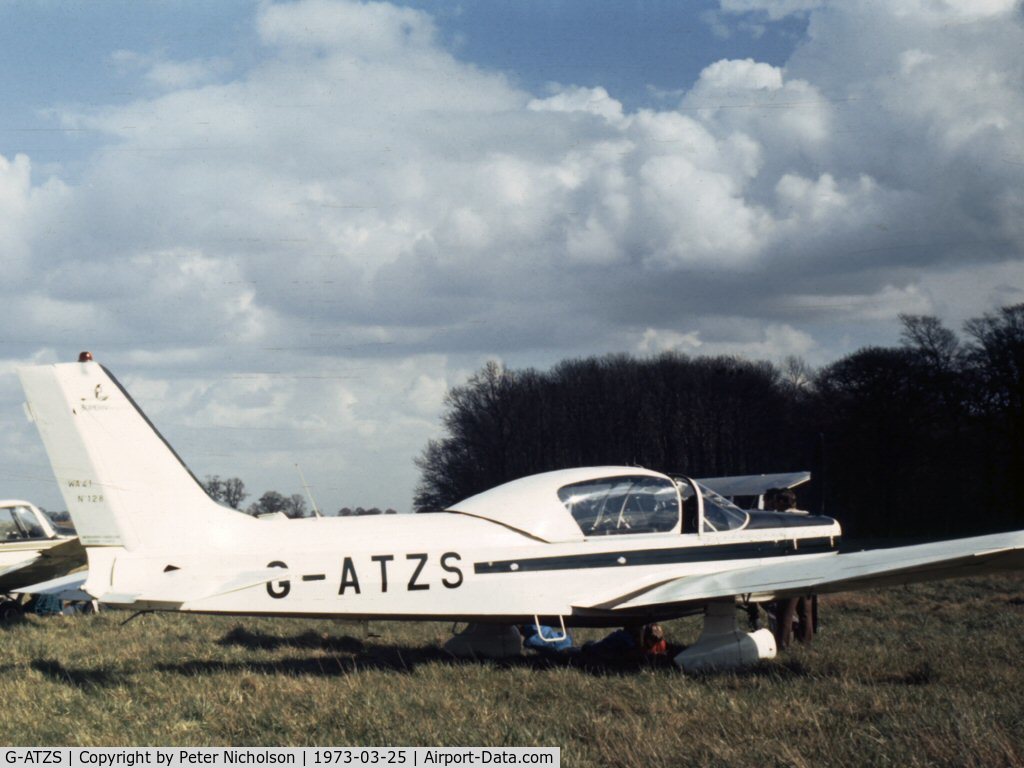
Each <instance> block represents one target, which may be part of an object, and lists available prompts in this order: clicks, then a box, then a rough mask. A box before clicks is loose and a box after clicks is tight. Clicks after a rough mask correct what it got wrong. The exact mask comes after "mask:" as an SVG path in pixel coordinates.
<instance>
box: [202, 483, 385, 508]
mask: <svg viewBox="0 0 1024 768" xmlns="http://www.w3.org/2000/svg"><path fill="white" fill-rule="evenodd" d="M203 487H204V488H205V489H206V492H207V493H208V494H210V496H211V498H213V499H214V500H215V501H219V502H220V503H221V504H224V505H225V506H228V507H231V508H232V509H237V510H239V511H240V512H245V513H246V514H247V515H252V516H254V517H256V516H259V515H270V514H274V513H278V512H279V513H281V514H282V515H284V516H285V517H291V518H299V517H312V516H313V514H314V513H313V510H312V509H310V508H309V506H308V505H307V504H306V499H305V498H303V497H302V496H300V495H299V494H297V493H293V494H292V495H290V496H285V495H284V494H283V493H279V492H278V491H267V492H266V493H264V494H263V495H262V496H260V497H259V499H257V500H256V501H254V502H253V503H252V504H250V505H249V506H248V507H245V508H244V509H243V508H242V502H243V501H245V499H247V498H248V497H249V493H248V492H247V491H246V490H245V483H244V482H242V481H241V480H240V479H239V478H237V477H229V478H221V477H220V476H219V475H208V476H207V477H206V479H205V480H204V481H203ZM321 514H323V515H324V516H325V517H349V516H353V517H358V516H361V515H395V514H398V513H397V511H396V510H394V509H391V508H390V507H389V508H388V509H385V510H383V511H382V510H381V509H380V508H379V507H370V508H369V509H364V508H363V507H355V508H354V509H353V508H352V507H342V508H341V509H339V510H337V511H336V512H332V511H330V510H321Z"/></svg>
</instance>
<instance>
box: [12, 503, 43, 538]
mask: <svg viewBox="0 0 1024 768" xmlns="http://www.w3.org/2000/svg"><path fill="white" fill-rule="evenodd" d="M14 517H15V518H17V520H18V523H19V524H20V525H21V530H22V532H23V533H24V534H25V536H26V537H27V538H30V539H41V538H44V537H45V536H46V532H45V531H44V530H43V526H41V525H40V524H39V521H38V520H37V519H36V516H35V515H33V514H32V510H30V509H29V508H28V507H15V508H14Z"/></svg>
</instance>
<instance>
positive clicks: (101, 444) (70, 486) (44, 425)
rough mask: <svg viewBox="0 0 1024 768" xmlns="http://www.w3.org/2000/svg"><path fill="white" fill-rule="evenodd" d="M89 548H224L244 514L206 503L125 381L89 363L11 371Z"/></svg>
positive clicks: (244, 522)
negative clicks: (139, 405)
mask: <svg viewBox="0 0 1024 768" xmlns="http://www.w3.org/2000/svg"><path fill="white" fill-rule="evenodd" d="M18 376H19V377H20V378H21V384H22V387H23V388H24V390H25V395H26V398H27V401H28V402H27V405H28V412H29V417H30V418H31V419H32V420H33V421H34V422H35V424H36V427H37V428H38V429H39V434H40V436H41V437H42V439H43V444H44V446H45V447H46V452H47V454H48V455H49V457H50V463H51V464H52V466H53V472H54V474H55V475H56V477H57V482H58V484H59V485H60V490H61V493H62V494H63V496H64V501H65V503H66V504H67V507H68V512H69V513H70V514H71V518H72V520H73V521H74V523H75V528H76V529H77V531H78V535H79V538H80V539H81V541H82V543H83V544H84V545H85V546H87V547H102V546H120V547H124V548H125V549H128V550H136V551H137V550H155V551H160V550H167V549H172V548H173V549H178V548H180V547H181V546H182V545H185V546H188V547H190V548H200V549H201V548H205V547H209V546H211V545H213V546H217V545H228V544H230V543H231V542H232V541H233V540H235V538H236V537H237V536H238V535H239V534H240V533H241V532H242V530H243V529H245V528H246V526H248V525H251V524H253V523H254V522H255V521H253V520H252V519H251V518H248V517H246V516H245V515H242V514H240V513H238V512H236V511H233V510H230V509H228V508H226V507H223V506H221V505H220V504H218V503H217V502H215V501H214V500H213V499H211V498H210V497H209V496H208V495H207V493H206V491H205V490H204V489H203V487H202V486H201V485H200V483H199V481H198V480H197V479H196V478H195V476H194V475H193V474H192V473H191V472H190V471H189V470H188V468H187V467H186V466H185V464H184V463H183V462H182V461H181V459H180V458H179V457H178V455H177V454H176V453H175V452H174V450H173V449H172V448H171V447H170V445H168V444H167V442H166V441H165V440H164V439H163V437H162V436H161V435H160V433H159V432H157V431H156V429H155V428H154V427H153V425H152V424H151V423H150V421H149V419H147V418H146V416H145V415H144V414H143V413H142V411H141V410H139V408H138V406H136V405H135V402H134V401H133V400H132V399H131V397H130V396H129V395H128V393H127V392H126V391H125V390H124V388H123V387H121V385H120V384H119V383H118V382H117V380H116V379H114V377H113V376H111V375H110V373H109V372H108V371H107V370H106V369H105V368H103V366H101V365H99V364H98V363H95V362H91V361H90V362H80V363H66V364H60V365H45V366H37V367H32V368H22V369H19V371H18Z"/></svg>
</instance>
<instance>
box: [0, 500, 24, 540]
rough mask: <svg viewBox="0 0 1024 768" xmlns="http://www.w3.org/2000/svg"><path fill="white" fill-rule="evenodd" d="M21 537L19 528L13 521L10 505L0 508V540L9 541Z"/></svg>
mask: <svg viewBox="0 0 1024 768" xmlns="http://www.w3.org/2000/svg"><path fill="white" fill-rule="evenodd" d="M20 538H23V536H22V533H21V529H20V528H18V524H17V523H15V522H14V515H13V512H12V510H11V508H10V507H5V508H3V509H0V541H11V540H13V539H20Z"/></svg>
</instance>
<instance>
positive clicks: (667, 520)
mask: <svg viewBox="0 0 1024 768" xmlns="http://www.w3.org/2000/svg"><path fill="white" fill-rule="evenodd" d="M558 498H559V499H561V501H562V503H563V504H564V505H565V508H566V509H567V510H568V511H569V514H571V515H572V517H573V519H574V520H575V521H576V524H577V525H579V527H580V530H581V531H582V532H583V534H584V535H585V536H599V535H602V534H617V533H666V532H668V531H672V530H674V529H675V528H677V527H678V525H679V494H678V493H677V492H676V486H675V483H673V482H672V481H671V480H669V479H668V478H667V477H651V476H650V475H625V476H621V477H601V478H596V479H594V480H583V481H582V482H578V483H571V484H569V485H563V486H562V487H561V488H559V489H558Z"/></svg>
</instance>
